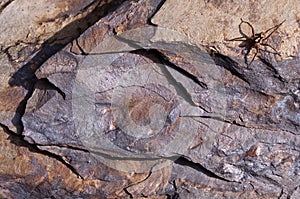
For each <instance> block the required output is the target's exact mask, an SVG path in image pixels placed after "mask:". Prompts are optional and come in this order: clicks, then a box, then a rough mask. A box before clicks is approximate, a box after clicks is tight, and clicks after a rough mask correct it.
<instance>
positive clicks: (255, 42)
mask: <svg viewBox="0 0 300 199" xmlns="http://www.w3.org/2000/svg"><path fill="white" fill-rule="evenodd" d="M284 22H285V20H284V21H283V22H281V23H280V24H278V25H276V26H274V27H272V28H269V29H268V30H266V31H265V32H260V33H255V32H254V28H253V26H252V25H251V24H250V23H249V22H247V21H244V20H243V19H242V18H241V23H240V24H239V32H240V34H241V35H242V37H237V38H234V39H229V40H228V39H225V40H226V41H242V43H240V44H239V47H241V48H245V50H246V53H245V55H244V59H245V63H246V64H247V66H250V65H251V63H252V62H253V60H254V58H255V57H256V55H257V54H258V52H259V51H265V52H269V53H272V54H277V55H279V56H280V54H279V53H278V52H277V50H276V49H275V48H274V47H272V46H270V45H269V44H267V43H265V42H266V41H267V39H268V38H269V37H270V36H271V35H272V34H273V33H274V32H275V31H276V30H277V29H278V28H279V27H280V26H281V25H282V24H283V23H284ZM242 24H247V25H248V26H249V27H250V28H251V33H252V35H251V36H248V35H246V34H245V33H244V32H243V31H242ZM260 46H265V47H269V48H270V49H272V50H273V52H272V51H269V50H267V49H266V48H264V49H263V48H261V47H260ZM252 48H254V49H255V50H256V51H255V54H254V56H253V58H252V59H251V61H250V63H249V64H248V60H247V57H248V55H249V53H250V51H251V49H252Z"/></svg>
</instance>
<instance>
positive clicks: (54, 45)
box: [8, 0, 125, 133]
mask: <svg viewBox="0 0 300 199" xmlns="http://www.w3.org/2000/svg"><path fill="white" fill-rule="evenodd" d="M101 2H102V1H96V2H95V4H96V7H95V8H94V10H93V11H91V12H90V13H89V14H87V15H86V16H85V17H83V18H81V19H78V20H76V21H73V22H71V23H70V24H68V25H66V26H65V27H64V28H63V29H62V30H60V31H58V32H57V33H55V34H54V35H53V36H52V37H51V38H49V39H47V40H46V41H45V42H44V43H43V44H42V47H41V49H40V50H39V51H38V52H37V53H36V55H34V57H33V58H32V59H31V60H29V61H28V62H27V63H26V64H25V65H23V66H22V67H21V68H20V69H19V70H18V71H16V72H15V73H14V74H13V75H12V77H11V78H10V80H9V82H8V83H9V85H10V86H12V87H13V86H22V87H24V88H25V89H26V90H27V91H28V92H27V94H26V96H25V97H24V99H23V100H22V101H21V102H20V103H19V105H18V107H17V109H16V111H15V115H14V117H13V119H12V123H13V125H15V126H16V128H17V133H22V131H23V123H22V120H21V118H22V116H23V115H24V113H25V109H26V105H27V101H28V99H30V97H31V96H32V94H33V92H34V90H35V85H36V83H37V82H38V81H39V79H38V78H37V77H36V75H35V72H36V71H37V70H38V69H39V68H40V67H41V66H42V65H43V63H45V62H46V61H47V60H48V59H49V58H50V57H51V56H53V55H54V54H55V53H57V52H58V51H60V50H62V49H63V48H64V47H65V46H66V45H67V44H69V43H70V42H71V41H73V40H74V39H76V38H78V37H79V36H80V35H81V34H82V33H83V32H84V31H86V30H87V29H88V28H89V27H90V26H92V25H93V24H95V23H96V22H97V21H99V20H100V19H101V18H103V17H105V16H106V15H107V14H108V13H110V12H113V11H115V10H116V9H117V8H118V7H119V6H120V5H121V4H122V3H123V2H125V0H116V1H112V2H110V3H108V4H105V5H100V4H101ZM48 82H49V81H48ZM51 84H52V83H51ZM52 85H53V84H52ZM53 86H54V87H53V88H54V90H57V91H58V92H59V93H60V94H61V95H62V96H63V97H65V94H64V93H63V92H62V91H61V90H60V89H59V88H58V87H56V86H55V85H53Z"/></svg>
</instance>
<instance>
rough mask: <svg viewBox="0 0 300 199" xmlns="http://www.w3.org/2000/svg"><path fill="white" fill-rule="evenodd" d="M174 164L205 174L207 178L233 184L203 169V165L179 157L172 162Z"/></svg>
mask: <svg viewBox="0 0 300 199" xmlns="http://www.w3.org/2000/svg"><path fill="white" fill-rule="evenodd" d="M174 163H175V164H179V165H181V166H188V167H190V168H193V169H195V170H197V171H199V172H201V173H203V174H205V175H206V176H208V177H211V178H215V179H219V180H222V181H225V182H233V181H230V180H227V179H225V178H223V177H221V176H218V175H217V174H215V173H213V172H212V171H210V170H208V169H207V168H205V167H204V166H203V165H201V164H200V163H195V162H193V161H191V160H188V159H187V158H185V157H183V156H181V157H180V158H178V159H177V160H175V161H174Z"/></svg>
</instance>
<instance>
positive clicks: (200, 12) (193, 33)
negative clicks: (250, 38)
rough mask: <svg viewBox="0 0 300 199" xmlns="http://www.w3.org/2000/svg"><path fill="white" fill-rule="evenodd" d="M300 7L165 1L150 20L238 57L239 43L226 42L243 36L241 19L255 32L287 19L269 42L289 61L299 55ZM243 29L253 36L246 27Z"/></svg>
mask: <svg viewBox="0 0 300 199" xmlns="http://www.w3.org/2000/svg"><path fill="white" fill-rule="evenodd" d="M299 6H300V5H299V3H296V2H293V1H282V0H275V1H272V2H269V1H251V0H246V1H244V0H230V1H229V0H225V1H220V0H206V1H188V2H186V1H180V0H175V1H172V2H166V3H165V4H164V5H163V6H162V8H161V9H160V10H159V12H158V13H157V14H156V15H155V16H154V18H152V20H151V21H152V22H153V23H154V24H157V25H159V26H160V27H165V28H168V29H171V30H176V31H178V32H180V33H183V34H186V35H188V36H189V37H191V38H192V40H193V41H194V42H195V43H198V44H199V43H200V44H209V45H215V46H216V47H218V48H219V49H220V50H221V52H222V53H225V54H228V55H235V56H236V55H237V53H236V51H237V49H235V48H234V47H235V46H237V45H238V44H239V42H234V43H232V42H225V39H232V38H236V37H240V36H242V35H241V34H240V32H239V28H238V25H239V23H240V22H241V20H240V19H241V18H242V19H243V20H245V21H249V22H250V23H251V24H252V26H253V27H254V30H255V33H259V32H263V31H266V30H268V29H269V28H271V27H273V26H275V25H277V24H279V23H281V22H282V21H284V20H286V21H285V22H284V23H283V24H282V25H281V26H280V28H279V30H278V31H277V32H276V34H274V37H273V38H272V39H271V40H273V41H272V42H270V43H272V45H275V47H276V49H278V51H279V52H280V54H281V56H282V58H284V59H287V58H291V57H293V56H297V54H298V53H299V51H298V50H299V38H300V37H299V35H300V31H299V27H300V26H299V21H300V13H299V12H298V10H299V9H300V7H299ZM244 25H245V24H244ZM242 30H243V31H244V32H245V33H246V34H247V35H251V30H250V29H249V27H248V26H247V25H245V26H243V27H242Z"/></svg>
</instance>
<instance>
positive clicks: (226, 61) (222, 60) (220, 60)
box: [208, 52, 250, 85]
mask: <svg viewBox="0 0 300 199" xmlns="http://www.w3.org/2000/svg"><path fill="white" fill-rule="evenodd" d="M208 53H209V55H210V56H211V58H212V59H213V60H214V62H215V63H216V65H218V66H221V67H223V68H225V69H226V70H228V71H229V72H230V73H231V74H232V75H234V76H236V77H238V78H239V79H241V80H243V81H244V82H246V83H247V84H248V85H250V82H249V81H248V80H247V78H246V76H245V75H244V74H242V73H240V72H239V71H238V70H237V68H238V67H239V64H238V63H237V62H236V61H234V60H233V59H231V58H230V57H228V56H226V55H223V54H221V53H219V52H208Z"/></svg>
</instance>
